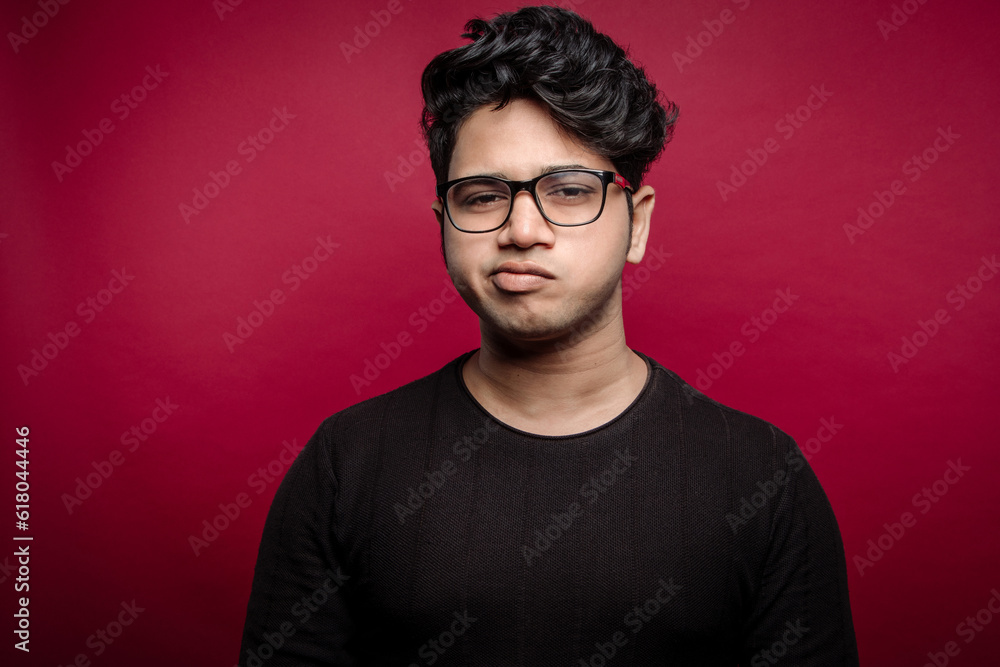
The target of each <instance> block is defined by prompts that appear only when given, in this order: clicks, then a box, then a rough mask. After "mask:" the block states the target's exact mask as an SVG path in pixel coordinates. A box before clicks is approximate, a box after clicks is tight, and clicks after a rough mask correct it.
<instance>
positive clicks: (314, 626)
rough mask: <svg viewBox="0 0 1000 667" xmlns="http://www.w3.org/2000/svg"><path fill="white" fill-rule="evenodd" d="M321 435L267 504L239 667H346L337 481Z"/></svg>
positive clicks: (345, 580) (348, 625)
mask: <svg viewBox="0 0 1000 667" xmlns="http://www.w3.org/2000/svg"><path fill="white" fill-rule="evenodd" d="M324 432H327V433H328V432H329V431H324V429H323V427H321V428H320V430H319V431H317V432H316V434H315V435H314V436H313V437H312V438H311V439H310V440H309V442H308V443H307V444H306V446H305V447H304V448H303V449H302V451H301V452H299V455H298V456H297V457H296V459H295V461H294V462H293V463H292V465H291V467H290V468H289V470H288V473H287V474H286V475H285V478H284V479H283V480H282V482H281V484H280V486H279V487H278V491H277V493H276V494H275V496H274V500H273V502H272V503H271V509H270V511H269V512H268V515H267V520H266V522H265V524H264V534H263V537H262V539H261V543H260V550H259V552H258V554H257V565H256V567H255V569H254V576H253V587H252V590H251V593H250V601H249V603H248V605H247V616H246V623H245V625H244V628H243V642H242V646H241V648H240V658H239V665H240V666H241V667H259V666H261V665H266V666H267V667H280V666H283V665H296V666H308V665H350V664H353V662H352V661H351V660H350V659H349V658H348V656H347V654H346V650H345V646H346V644H347V642H348V641H349V638H350V637H351V635H352V633H353V623H352V622H351V618H350V615H349V614H348V608H347V603H346V597H345V596H346V592H347V590H348V587H349V586H350V584H351V582H350V577H349V576H348V574H347V572H346V570H344V569H343V567H342V565H341V563H339V562H338V560H339V559H338V557H337V545H336V539H335V525H334V521H335V513H334V503H335V502H336V496H337V480H336V478H335V476H334V473H333V466H332V465H331V462H330V450H329V447H328V443H327V442H326V440H327V438H326V437H324V435H323V433H324Z"/></svg>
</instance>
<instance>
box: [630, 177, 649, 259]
mask: <svg viewBox="0 0 1000 667" xmlns="http://www.w3.org/2000/svg"><path fill="white" fill-rule="evenodd" d="M655 203H656V193H655V192H654V191H653V188H652V187H651V186H649V185H644V186H642V187H641V188H639V189H638V190H636V191H635V194H633V195H632V206H633V213H632V244H631V245H630V246H629V249H628V253H627V254H626V255H625V260H626V261H628V262H631V263H632V264H638V263H639V262H641V261H642V257H643V255H645V254H646V239H648V238H649V223H650V218H652V216H653V204H655Z"/></svg>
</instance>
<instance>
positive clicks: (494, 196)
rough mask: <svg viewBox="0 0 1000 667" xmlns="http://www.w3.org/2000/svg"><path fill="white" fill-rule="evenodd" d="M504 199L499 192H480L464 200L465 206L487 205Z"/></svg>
mask: <svg viewBox="0 0 1000 667" xmlns="http://www.w3.org/2000/svg"><path fill="white" fill-rule="evenodd" d="M503 199H505V197H503V195H501V194H500V193H499V192H481V193H479V194H475V195H472V196H470V197H469V198H468V199H466V200H465V205H466V206H488V205H490V204H494V203H496V202H499V201H501V200H503Z"/></svg>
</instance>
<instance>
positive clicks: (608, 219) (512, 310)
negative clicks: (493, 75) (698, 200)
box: [433, 100, 653, 342]
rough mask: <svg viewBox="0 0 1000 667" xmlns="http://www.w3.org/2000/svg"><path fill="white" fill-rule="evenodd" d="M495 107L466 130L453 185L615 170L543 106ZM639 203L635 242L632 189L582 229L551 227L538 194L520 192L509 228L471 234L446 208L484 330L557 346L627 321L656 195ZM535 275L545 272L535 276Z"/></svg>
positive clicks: (449, 248)
mask: <svg viewBox="0 0 1000 667" xmlns="http://www.w3.org/2000/svg"><path fill="white" fill-rule="evenodd" d="M491 109H492V107H489V106H486V107H481V108H480V109H478V110H476V111H475V112H474V113H473V114H472V115H471V116H470V117H469V118H468V119H466V121H465V123H463V124H462V126H461V128H460V129H459V131H458V135H457V139H456V142H455V149H454V152H453V154H452V158H451V164H450V167H449V173H448V180H453V179H456V178H461V177H464V176H476V175H491V176H499V177H500V178H505V179H509V180H518V181H520V180H528V179H532V178H535V177H536V176H538V175H540V174H543V173H546V172H549V171H554V170H556V169H564V168H572V167H583V168H586V169H606V170H610V171H614V166H613V165H612V164H611V162H610V161H608V160H607V159H605V158H603V157H601V156H600V155H597V154H596V153H594V152H592V151H590V150H588V149H587V148H585V147H584V146H583V145H581V144H580V143H579V142H578V141H576V140H575V139H574V138H573V137H572V136H570V135H569V134H567V133H566V132H565V131H564V130H563V129H562V128H561V127H560V126H559V125H558V124H557V123H555V121H553V120H552V119H551V118H550V117H549V115H548V112H547V111H546V110H545V109H544V107H542V106H541V105H540V104H538V103H536V102H533V101H529V100H514V101H513V102H511V103H510V104H508V105H507V106H506V107H504V108H503V109H501V110H499V111H492V110H491ZM647 191H648V192H647ZM634 200H635V202H636V211H635V214H636V219H635V228H634V230H633V234H632V239H631V242H630V240H629V219H628V208H627V204H626V198H625V192H624V191H623V190H622V189H621V188H620V187H618V186H617V185H610V186H608V193H607V201H606V203H605V206H604V211H603V213H602V214H601V217H600V218H598V219H597V220H596V221H594V222H593V223H591V224H589V225H582V226H579V227H559V226H556V225H552V224H550V223H549V222H548V221H547V220H545V218H544V217H542V214H541V213H540V212H539V210H538V207H537V205H536V204H535V200H534V198H533V197H532V196H531V194H530V193H529V192H520V193H518V194H517V195H516V196H515V198H514V206H513V210H512V211H511V214H510V219H509V220H508V221H507V223H506V224H505V225H504V226H503V227H501V228H500V229H498V230H495V231H492V232H487V233H483V234H469V233H465V232H461V231H459V230H457V229H455V228H454V227H453V226H452V225H451V223H450V222H448V220H447V219H446V218H444V217H443V216H444V215H446V214H445V213H444V212H443V206H442V204H441V203H440V201H436V202H435V203H434V205H433V208H434V210H435V212H436V213H437V215H438V220H439V222H442V223H443V230H442V232H443V234H444V237H443V245H444V249H445V263H446V265H447V267H448V273H449V275H450V276H451V278H452V280H453V281H454V283H455V286H456V288H457V289H458V291H459V293H460V294H461V295H462V298H463V299H465V301H466V303H468V304H469V306H470V307H471V308H472V310H473V311H474V312H475V313H476V314H477V315H478V316H479V318H480V322H481V326H482V328H483V333H484V334H491V335H495V336H499V337H501V338H503V339H507V340H511V341H524V342H528V341H555V340H559V339H560V338H565V337H567V336H570V335H572V334H573V333H574V332H575V331H580V330H582V329H592V328H593V327H594V326H595V325H599V324H602V323H606V322H608V321H610V318H614V317H615V316H616V315H618V314H620V310H621V273H622V268H623V267H624V263H625V261H626V259H628V261H631V262H638V261H639V260H641V259H642V254H643V251H644V248H645V241H646V236H647V233H648V220H649V213H650V212H651V210H652V200H653V196H652V190H651V189H649V188H648V187H644V188H640V190H639V192H637V193H636V196H635V197H634ZM505 269H506V270H505ZM531 270H540V271H541V272H542V273H543V274H544V275H542V276H539V275H535V274H532V273H526V272H525V271H531Z"/></svg>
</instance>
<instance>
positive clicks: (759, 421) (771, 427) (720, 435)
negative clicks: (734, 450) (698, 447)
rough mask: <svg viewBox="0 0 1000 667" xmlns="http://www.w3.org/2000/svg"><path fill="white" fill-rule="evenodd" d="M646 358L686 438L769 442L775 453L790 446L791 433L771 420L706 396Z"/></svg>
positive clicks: (725, 442)
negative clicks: (680, 423) (679, 421)
mask: <svg viewBox="0 0 1000 667" xmlns="http://www.w3.org/2000/svg"><path fill="white" fill-rule="evenodd" d="M643 356H646V355H643ZM646 358H647V359H648V360H649V362H650V364H651V366H652V368H653V372H654V373H657V376H658V377H657V380H658V382H659V383H660V391H661V392H662V394H663V396H664V398H666V399H667V400H668V401H669V403H670V405H668V406H663V407H666V408H667V409H668V411H669V412H672V413H674V414H677V415H678V416H679V418H680V420H681V422H682V426H683V428H684V431H685V435H686V436H687V437H688V438H694V439H696V440H697V441H698V442H699V443H701V444H703V445H706V446H709V445H710V444H716V445H720V446H721V445H727V446H732V445H734V444H742V443H748V444H749V443H755V444H756V446H757V447H766V446H767V444H768V443H770V444H771V446H772V447H773V449H774V450H775V452H776V453H777V452H778V451H779V450H780V451H781V452H785V451H788V450H789V449H790V448H792V447H794V441H793V440H792V438H791V436H789V435H788V434H787V433H786V432H785V431H783V430H782V429H781V428H779V427H778V426H776V425H775V424H774V423H772V422H770V421H768V420H766V419H764V418H762V417H758V416H756V415H753V414H750V413H748V412H744V411H743V410H739V409H737V408H734V407H732V406H730V405H726V404H724V403H721V402H719V401H717V400H715V399H714V398H711V397H709V396H707V395H706V394H704V393H703V392H701V391H700V390H698V389H697V388H696V387H694V386H693V385H691V384H690V383H688V382H687V381H686V380H684V379H683V378H682V377H681V376H680V375H678V374H677V373H675V372H674V371H672V370H670V369H669V368H667V367H666V366H664V365H663V364H661V363H659V362H658V361H656V360H655V359H653V358H651V357H648V356H647V357H646Z"/></svg>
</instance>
